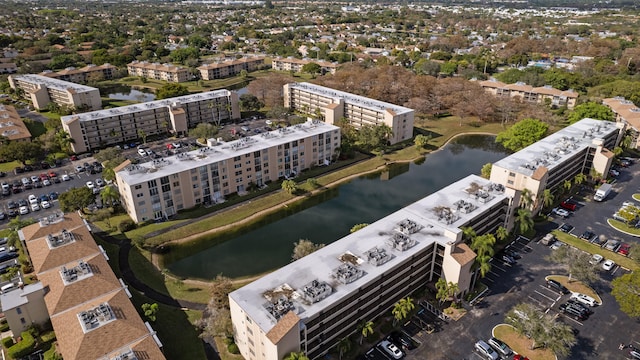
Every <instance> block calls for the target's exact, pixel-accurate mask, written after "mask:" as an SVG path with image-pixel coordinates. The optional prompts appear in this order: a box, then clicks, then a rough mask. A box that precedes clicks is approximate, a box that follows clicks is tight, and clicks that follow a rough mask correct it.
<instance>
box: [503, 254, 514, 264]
mask: <svg viewBox="0 0 640 360" xmlns="http://www.w3.org/2000/svg"><path fill="white" fill-rule="evenodd" d="M500 259H501V260H502V261H504V262H505V263H507V264H509V265H515V264H516V261H515V260H514V259H513V258H512V257H511V256H509V255H507V254H502V256H501V257H500Z"/></svg>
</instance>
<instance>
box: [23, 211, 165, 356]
mask: <svg viewBox="0 0 640 360" xmlns="http://www.w3.org/2000/svg"><path fill="white" fill-rule="evenodd" d="M18 235H19V236H20V240H21V241H22V242H23V245H25V246H24V248H25V249H26V250H27V252H28V254H29V256H30V258H31V262H32V264H33V267H34V272H35V273H36V275H37V276H38V279H39V281H40V282H41V284H42V285H43V286H44V287H46V288H47V292H46V294H45V295H44V302H45V304H46V309H47V312H48V314H49V317H50V319H51V324H52V325H53V329H54V331H55V333H56V338H57V342H58V345H57V350H58V352H59V353H60V354H61V355H62V357H63V358H64V359H70V360H74V359H77V360H89V359H91V360H94V359H95V360H103V359H105V360H106V359H134V358H135V359H159V360H162V359H165V357H164V355H163V354H162V351H161V350H160V348H161V347H162V344H161V343H160V341H159V339H158V338H157V336H156V334H155V331H154V330H153V329H152V328H151V326H150V325H149V323H146V322H143V321H142V319H141V318H140V316H139V315H138V312H137V310H136V309H135V307H134V306H133V304H132V303H131V300H130V298H131V294H130V293H129V290H128V289H127V287H126V285H125V284H124V282H123V281H122V280H120V279H118V278H117V277H116V276H115V274H114V273H113V271H112V270H111V268H110V267H109V264H108V263H107V259H108V257H107V255H106V253H105V252H104V250H103V249H102V248H101V247H99V246H98V245H97V244H96V242H95V241H94V240H93V237H92V235H91V231H90V228H89V224H88V223H86V221H85V220H83V219H82V218H81V217H80V216H79V215H78V214H76V213H69V214H61V213H60V214H55V215H51V216H49V217H46V218H43V219H41V220H40V222H39V223H36V224H33V225H30V226H26V227H24V228H22V229H21V230H19V232H18ZM118 356H120V357H118ZM126 356H129V357H126Z"/></svg>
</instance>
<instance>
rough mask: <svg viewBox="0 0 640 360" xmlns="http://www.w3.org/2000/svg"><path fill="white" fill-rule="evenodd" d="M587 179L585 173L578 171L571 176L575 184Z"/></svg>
mask: <svg viewBox="0 0 640 360" xmlns="http://www.w3.org/2000/svg"><path fill="white" fill-rule="evenodd" d="M586 180H587V175H585V174H583V173H579V174H578V175H576V176H575V177H574V178H573V183H574V184H576V185H581V184H582V183H583V182H585V181H586Z"/></svg>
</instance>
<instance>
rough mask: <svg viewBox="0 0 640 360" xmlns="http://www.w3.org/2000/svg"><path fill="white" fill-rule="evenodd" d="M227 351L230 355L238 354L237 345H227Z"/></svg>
mask: <svg viewBox="0 0 640 360" xmlns="http://www.w3.org/2000/svg"><path fill="white" fill-rule="evenodd" d="M227 350H229V352H230V353H232V354H240V350H239V349H238V345H236V344H235V343H233V344H229V345H227Z"/></svg>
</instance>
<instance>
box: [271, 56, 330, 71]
mask: <svg viewBox="0 0 640 360" xmlns="http://www.w3.org/2000/svg"><path fill="white" fill-rule="evenodd" d="M309 63H316V64H318V65H320V72H321V73H322V74H326V73H330V74H335V73H336V71H337V70H338V67H339V66H340V64H338V63H332V62H328V61H321V60H311V59H296V58H292V57H289V58H282V57H277V58H275V59H273V60H271V68H272V69H273V70H278V71H293V72H298V73H299V72H302V67H303V66H305V65H307V64H309Z"/></svg>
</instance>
